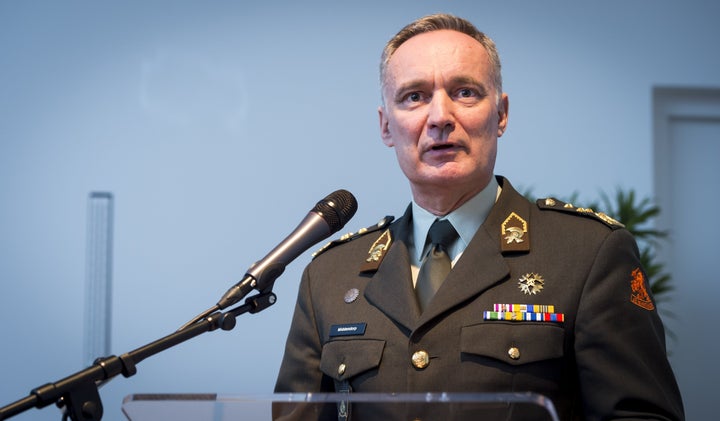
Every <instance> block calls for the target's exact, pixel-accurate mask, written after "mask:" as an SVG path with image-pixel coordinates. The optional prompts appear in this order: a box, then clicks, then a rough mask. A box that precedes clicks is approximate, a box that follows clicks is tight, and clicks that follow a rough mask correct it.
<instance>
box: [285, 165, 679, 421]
mask: <svg viewBox="0 0 720 421" xmlns="http://www.w3.org/2000/svg"><path fill="white" fill-rule="evenodd" d="M498 182H499V183H500V186H501V187H502V193H501V194H500V196H499V198H498V200H497V202H496V203H495V205H494V207H493V208H492V210H491V212H490V214H489V215H488V217H487V219H486V221H485V222H484V223H483V225H482V226H481V227H480V228H479V229H478V232H477V233H476V234H475V236H474V238H473V239H472V241H471V242H470V243H469V244H468V246H467V248H466V249H465V251H464V252H463V254H462V256H461V257H460V258H459V259H458V261H457V262H456V263H455V265H454V267H453V269H452V271H451V272H450V274H449V275H448V277H447V278H446V280H445V281H444V283H443V284H442V286H441V287H440V289H439V290H438V292H437V293H436V295H435V296H434V298H433V299H432V301H431V302H430V303H429V305H428V307H427V308H426V309H425V311H424V312H421V310H420V307H419V305H418V302H417V299H416V295H415V291H414V288H413V282H412V278H411V269H410V257H409V252H408V246H407V243H408V238H409V236H410V233H411V226H412V224H411V222H412V215H411V210H410V207H408V211H406V213H405V215H404V216H402V217H401V218H399V219H398V220H397V221H395V222H393V223H392V224H389V227H381V229H375V230H372V229H371V230H368V232H366V233H365V234H364V235H355V236H350V237H349V238H351V239H350V240H347V239H346V240H342V241H337V242H336V244H334V245H333V246H332V247H329V248H327V249H326V250H324V251H323V252H322V253H320V254H319V255H318V256H316V257H315V258H314V259H313V261H312V262H311V263H310V264H309V265H308V266H307V267H306V268H305V270H304V273H303V276H302V281H301V283H300V288H299V293H298V299H297V303H296V308H295V313H294V316H293V320H292V325H291V328H290V332H289V335H288V339H287V343H286V349H285V354H284V357H283V361H282V365H281V368H280V372H279V375H278V379H277V383H276V388H275V391H276V392H278V393H280V392H334V391H335V390H336V388H337V387H345V388H347V386H349V388H348V389H349V390H351V391H352V392H353V393H354V392H363V393H379V392H396V393H417V392H488V393H497V392H534V393H539V394H542V395H544V396H546V397H548V398H550V399H551V400H552V402H553V404H554V406H555V408H556V410H557V412H558V414H559V416H560V419H562V420H571V419H588V420H600V419H603V420H604V419H627V418H638V419H663V420H665V419H668V420H678V419H683V418H684V415H683V407H682V402H681V398H680V393H679V390H678V387H677V383H676V381H675V378H674V375H673V372H672V370H671V367H670V365H669V363H668V360H667V357H666V349H665V334H664V329H663V325H662V322H661V320H660V318H659V316H658V313H657V308H656V307H655V305H654V302H653V300H652V298H651V296H650V295H649V293H648V286H647V281H646V279H645V275H644V272H643V269H642V267H641V265H640V261H639V257H638V248H637V245H636V242H635V240H634V238H633V237H632V235H631V234H630V233H629V232H628V231H627V230H626V229H624V228H623V227H622V225H621V224H619V223H617V222H615V221H613V220H612V219H610V218H608V217H606V216H605V215H604V214H601V213H595V212H594V211H592V210H589V209H582V208H575V207H573V206H571V205H569V204H563V203H562V202H560V201H557V200H553V199H548V200H539V201H538V202H537V203H531V202H529V201H528V200H526V199H525V198H524V197H523V196H522V195H520V194H519V193H518V192H516V191H515V190H514V189H513V187H512V186H511V185H510V183H509V182H508V181H507V180H506V179H504V178H502V177H499V178H498ZM510 305H517V306H510ZM520 305H525V306H520ZM504 414H506V415H501V416H499V418H500V419H504V418H507V419H520V418H522V417H520V416H517V417H515V416H513V414H512V412H511V411H510V412H505V413H504ZM516 415H517V414H516ZM410 419H412V418H410Z"/></svg>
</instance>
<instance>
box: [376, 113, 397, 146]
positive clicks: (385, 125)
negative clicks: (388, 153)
mask: <svg viewBox="0 0 720 421" xmlns="http://www.w3.org/2000/svg"><path fill="white" fill-rule="evenodd" d="M378 118H379V120H380V137H381V138H382V140H383V143H384V144H385V146H387V147H389V148H392V147H393V146H395V144H394V142H393V140H392V136H391V135H390V126H389V124H390V123H389V121H388V118H387V110H385V107H383V106H380V107H378Z"/></svg>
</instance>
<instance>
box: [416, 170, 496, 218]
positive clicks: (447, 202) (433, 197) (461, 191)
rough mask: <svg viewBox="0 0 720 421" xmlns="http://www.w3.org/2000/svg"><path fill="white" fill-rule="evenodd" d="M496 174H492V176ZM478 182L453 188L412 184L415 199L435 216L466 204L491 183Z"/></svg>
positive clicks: (445, 213)
mask: <svg viewBox="0 0 720 421" xmlns="http://www.w3.org/2000/svg"><path fill="white" fill-rule="evenodd" d="M492 177H494V176H491V178H492ZM489 182H490V179H488V181H487V182H486V183H484V184H480V183H478V184H476V185H474V186H470V188H453V187H449V186H422V187H421V186H411V190H412V194H413V200H414V201H415V203H417V204H418V205H419V206H420V207H421V208H423V209H425V210H426V211H428V212H430V213H432V214H433V215H435V216H445V215H447V214H449V213H450V212H452V211H454V210H456V209H458V208H459V207H460V206H462V205H464V204H465V203H466V202H467V201H468V200H470V199H472V198H473V197H475V195H477V194H478V193H480V192H481V191H482V190H483V189H485V187H487V185H488V184H489Z"/></svg>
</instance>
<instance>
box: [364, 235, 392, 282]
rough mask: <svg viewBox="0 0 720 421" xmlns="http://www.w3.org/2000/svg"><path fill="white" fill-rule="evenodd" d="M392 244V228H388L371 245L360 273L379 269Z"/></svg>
mask: <svg viewBox="0 0 720 421" xmlns="http://www.w3.org/2000/svg"><path fill="white" fill-rule="evenodd" d="M390 244H392V235H391V234H390V230H389V229H386V230H385V232H383V233H382V235H381V236H380V237H378V239H377V240H375V242H374V243H373V245H372V246H370V250H368V255H367V258H366V259H365V261H364V262H363V264H362V266H360V273H366V272H375V271H377V270H378V268H379V267H380V264H381V263H382V261H383V259H384V258H385V253H387V251H388V249H390Z"/></svg>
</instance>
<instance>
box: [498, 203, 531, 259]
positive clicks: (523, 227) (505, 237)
mask: <svg viewBox="0 0 720 421" xmlns="http://www.w3.org/2000/svg"><path fill="white" fill-rule="evenodd" d="M500 236H501V239H500V249H501V250H502V251H504V252H505V251H529V250H530V233H529V232H528V223H527V221H525V220H524V219H522V218H521V217H520V216H519V215H518V214H516V213H515V212H510V215H508V217H507V218H505V220H504V221H503V223H502V224H501V225H500Z"/></svg>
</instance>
